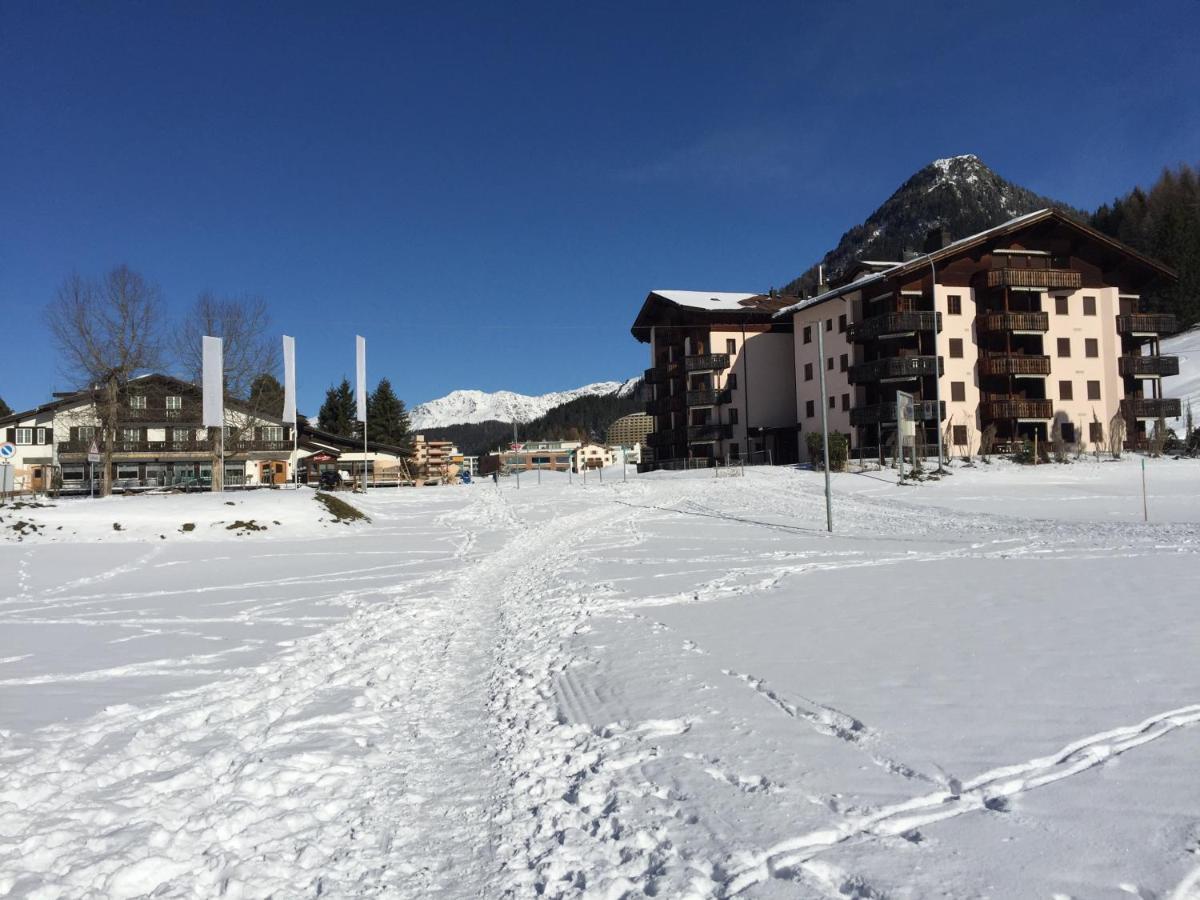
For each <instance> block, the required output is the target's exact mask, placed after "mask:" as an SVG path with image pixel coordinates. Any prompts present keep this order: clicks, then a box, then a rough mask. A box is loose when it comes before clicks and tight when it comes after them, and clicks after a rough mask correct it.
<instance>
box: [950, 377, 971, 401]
mask: <svg viewBox="0 0 1200 900" xmlns="http://www.w3.org/2000/svg"><path fill="white" fill-rule="evenodd" d="M950 399H951V400H954V401H957V402H959V403H961V402H963V401H964V400H966V399H967V383H966V382H965V381H952V382H950Z"/></svg>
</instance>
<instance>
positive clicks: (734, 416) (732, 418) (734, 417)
mask: <svg viewBox="0 0 1200 900" xmlns="http://www.w3.org/2000/svg"><path fill="white" fill-rule="evenodd" d="M737 423H738V413H737V408H736V407H733V406H731V407H729V424H730V425H736V424H737Z"/></svg>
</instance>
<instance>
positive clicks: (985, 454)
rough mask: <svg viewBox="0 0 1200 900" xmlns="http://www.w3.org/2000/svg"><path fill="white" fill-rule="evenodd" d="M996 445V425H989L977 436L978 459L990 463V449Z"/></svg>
mask: <svg viewBox="0 0 1200 900" xmlns="http://www.w3.org/2000/svg"><path fill="white" fill-rule="evenodd" d="M995 445H996V425H995V423H994V422H993V423H989V424H988V426H987V428H985V429H983V432H982V433H981V434H980V435H979V458H980V459H981V460H982V461H983V462H991V459H990V457H991V455H992V448H993V447H995Z"/></svg>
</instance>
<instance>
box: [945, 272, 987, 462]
mask: <svg viewBox="0 0 1200 900" xmlns="http://www.w3.org/2000/svg"><path fill="white" fill-rule="evenodd" d="M951 296H955V297H958V298H959V302H960V305H961V309H962V313H961V314H960V315H953V316H952V315H950V304H949V301H948V298H949V297H951ZM934 309H935V310H936V311H937V312H940V313H941V314H942V331H941V333H940V334H939V335H938V337H937V348H938V355H939V356H941V358H942V375H941V378H940V379H939V382H938V390H939V391H940V392H941V395H942V402H943V403H945V404H946V418H945V419H943V420H942V423H941V428H942V431H943V432H945V430H946V427H947V426H948V425H964V426H966V429H967V442H968V444H969V445H970V447H971V449H972V452H974V451H975V449H977V448H978V447H979V434H980V429H979V402H980V399H981V396H980V390H979V366H978V362H979V341H978V340H977V335H976V332H975V313H976V305H975V292H974V290H972V289H971V288H969V287H952V286H946V285H941V284H939V285H937V286H936V288H935V291H934ZM952 338H957V339H959V340H961V341H962V342H963V355H962V358H961V359H953V358H952V357H951V356H950V341H951V339H952ZM955 382H958V383H960V384H962V385H963V391H964V392H963V396H964V398H965V399H963V400H960V401H956V400H954V399H953V397H954V390H953V388H954V384H955ZM951 438H953V433H952V434H951ZM951 452H960V450H959V449H958V448H957V446H952V448H951Z"/></svg>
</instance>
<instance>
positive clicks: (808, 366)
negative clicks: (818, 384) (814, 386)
mask: <svg viewBox="0 0 1200 900" xmlns="http://www.w3.org/2000/svg"><path fill="white" fill-rule="evenodd" d="M804 380H805V381H812V363H805V364H804Z"/></svg>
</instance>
